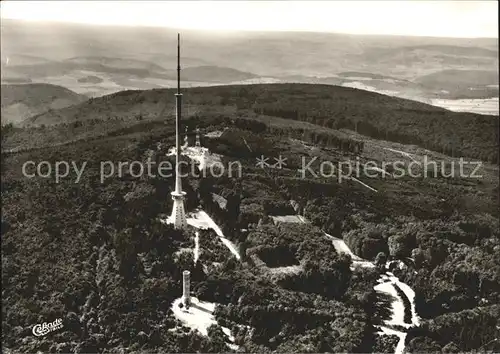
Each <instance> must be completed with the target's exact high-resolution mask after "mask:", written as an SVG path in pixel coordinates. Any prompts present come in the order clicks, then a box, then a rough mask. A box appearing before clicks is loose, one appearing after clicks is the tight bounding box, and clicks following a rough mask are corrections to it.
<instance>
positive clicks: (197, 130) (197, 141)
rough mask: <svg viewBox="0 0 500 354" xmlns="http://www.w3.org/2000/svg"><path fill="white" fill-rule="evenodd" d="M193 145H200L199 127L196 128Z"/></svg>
mask: <svg viewBox="0 0 500 354" xmlns="http://www.w3.org/2000/svg"><path fill="white" fill-rule="evenodd" d="M195 147H197V148H199V147H201V143H200V128H196V144H195Z"/></svg>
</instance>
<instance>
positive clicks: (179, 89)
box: [177, 33, 181, 93]
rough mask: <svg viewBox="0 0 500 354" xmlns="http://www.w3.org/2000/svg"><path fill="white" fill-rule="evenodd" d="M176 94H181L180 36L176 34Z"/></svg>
mask: <svg viewBox="0 0 500 354" xmlns="http://www.w3.org/2000/svg"><path fill="white" fill-rule="evenodd" d="M177 93H181V35H180V33H177Z"/></svg>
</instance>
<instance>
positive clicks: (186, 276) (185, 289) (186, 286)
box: [182, 270, 191, 308]
mask: <svg viewBox="0 0 500 354" xmlns="http://www.w3.org/2000/svg"><path fill="white" fill-rule="evenodd" d="M190 275H191V272H189V270H185V271H183V272H182V304H183V305H184V306H185V307H186V308H189V305H191V294H190V292H191V288H190Z"/></svg>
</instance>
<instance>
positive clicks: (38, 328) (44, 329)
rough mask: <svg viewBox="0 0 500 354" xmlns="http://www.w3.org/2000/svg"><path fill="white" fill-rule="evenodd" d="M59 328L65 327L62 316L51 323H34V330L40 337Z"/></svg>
mask: <svg viewBox="0 0 500 354" xmlns="http://www.w3.org/2000/svg"><path fill="white" fill-rule="evenodd" d="M59 328H63V324H62V319H60V318H58V319H57V320H55V321H54V322H51V323H47V322H44V323H42V324H37V325H34V326H33V330H32V332H33V334H34V335H35V336H37V337H40V336H44V335H46V334H47V333H49V332H53V331H55V330H56V329H59Z"/></svg>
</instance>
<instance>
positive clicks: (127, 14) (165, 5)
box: [0, 0, 498, 38]
mask: <svg viewBox="0 0 500 354" xmlns="http://www.w3.org/2000/svg"><path fill="white" fill-rule="evenodd" d="M0 7H1V17H2V18H15V19H25V20H55V21H68V22H80V23H93V24H108V25H141V26H142V25H146V26H166V27H173V28H191V29H210V30H225V29H229V30H280V31H282V30H294V31H297V30H299V31H318V32H340V33H354V34H396V35H415V36H440V37H494V38H498V15H497V13H498V2H497V1H496V0H490V1H445V0H427V1H425V0H414V1H141V2H139V1H1V2H0Z"/></svg>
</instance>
